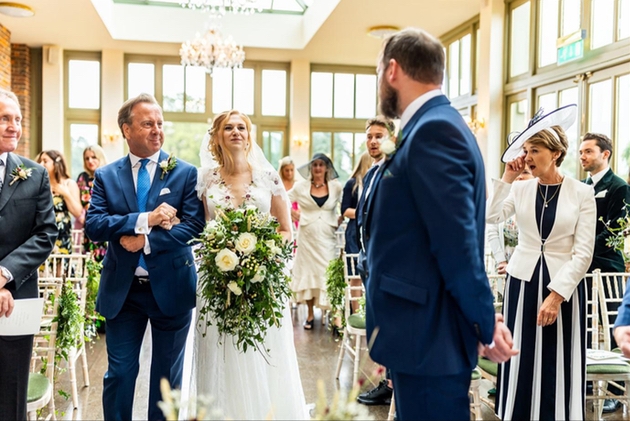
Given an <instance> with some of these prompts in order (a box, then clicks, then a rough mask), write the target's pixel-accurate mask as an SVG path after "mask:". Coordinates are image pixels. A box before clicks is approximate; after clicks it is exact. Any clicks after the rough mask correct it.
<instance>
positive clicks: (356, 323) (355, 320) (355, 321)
mask: <svg viewBox="0 0 630 421" xmlns="http://www.w3.org/2000/svg"><path fill="white" fill-rule="evenodd" d="M348 324H349V325H350V326H352V327H353V328H355V329H365V318H363V317H361V316H359V315H358V314H353V315H351V316H350V317H348Z"/></svg>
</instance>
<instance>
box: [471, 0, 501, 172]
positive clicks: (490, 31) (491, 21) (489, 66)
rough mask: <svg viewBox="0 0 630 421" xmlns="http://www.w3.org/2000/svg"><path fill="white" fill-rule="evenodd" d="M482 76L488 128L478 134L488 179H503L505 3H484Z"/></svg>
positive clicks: (481, 105)
mask: <svg viewBox="0 0 630 421" xmlns="http://www.w3.org/2000/svg"><path fill="white" fill-rule="evenodd" d="M480 3H481V10H480V17H479V37H480V49H479V50H480V51H479V57H478V60H479V66H478V68H479V75H478V76H477V83H478V90H477V92H478V103H477V120H481V119H484V120H485V123H486V125H485V128H481V129H479V130H478V132H477V140H478V141H479V146H480V148H481V152H482V154H483V156H484V160H485V164H486V176H487V178H488V180H489V179H490V178H493V177H494V178H496V177H500V171H501V153H502V152H503V151H502V146H501V145H502V144H503V142H502V140H503V139H502V134H503V114H504V112H503V108H504V107H503V104H504V102H505V98H504V95H503V86H504V80H505V76H504V72H503V68H504V67H503V61H504V56H503V51H504V28H505V22H504V20H505V4H504V2H503V0H480Z"/></svg>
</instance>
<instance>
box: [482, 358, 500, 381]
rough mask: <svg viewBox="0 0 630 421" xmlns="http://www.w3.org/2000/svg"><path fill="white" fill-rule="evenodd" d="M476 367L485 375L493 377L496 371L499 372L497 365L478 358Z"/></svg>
mask: <svg viewBox="0 0 630 421" xmlns="http://www.w3.org/2000/svg"><path fill="white" fill-rule="evenodd" d="M477 366H478V367H479V368H480V369H482V370H483V371H485V372H486V373H489V374H491V375H493V376H495V377H496V375H497V371H498V370H499V365H498V364H497V363H495V362H493V361H490V360H488V359H486V358H484V357H479V359H478V360H477Z"/></svg>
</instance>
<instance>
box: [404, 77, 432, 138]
mask: <svg viewBox="0 0 630 421" xmlns="http://www.w3.org/2000/svg"><path fill="white" fill-rule="evenodd" d="M442 94H443V92H442V90H441V89H434V90H432V91H429V92H425V93H424V94H422V95H420V96H419V97H418V98H416V99H414V100H413V101H411V104H409V105H407V108H405V111H403V113H402V116H400V130H402V129H404V128H405V126H406V125H407V123H409V120H411V117H413V115H414V114H415V113H416V111H418V110H419V109H420V107H422V106H423V105H424V104H426V103H427V102H428V101H429V100H430V99H432V98H435V97H436V96H440V95H442ZM397 140H398V141H400V140H402V139H397Z"/></svg>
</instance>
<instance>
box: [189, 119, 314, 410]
mask: <svg viewBox="0 0 630 421" xmlns="http://www.w3.org/2000/svg"><path fill="white" fill-rule="evenodd" d="M250 131H251V121H250V120H249V118H248V117H247V116H246V115H244V114H242V113H240V112H239V111H236V110H232V111H226V112H224V113H221V114H219V115H217V116H216V117H215V118H214V121H213V122H212V128H211V129H210V131H209V135H206V138H205V139H204V142H203V143H202V148H201V169H200V170H199V178H198V182H197V194H198V195H199V197H200V199H202V200H203V202H204V206H205V209H206V221H210V220H212V219H214V216H215V209H216V208H217V207H221V208H223V209H226V208H237V207H239V206H241V205H242V204H245V205H254V206H256V207H257V208H258V209H259V210H260V211H262V212H269V213H271V215H273V216H274V217H275V218H276V219H277V220H278V222H279V223H280V228H279V231H280V233H281V234H282V235H283V236H284V237H285V238H286V240H287V241H290V240H291V235H292V234H291V219H290V214H289V206H290V202H289V200H288V197H287V193H286V191H285V189H284V186H283V184H282V182H281V181H280V178H279V176H278V173H277V172H276V171H275V170H274V168H273V167H272V166H271V164H269V162H268V161H267V160H266V159H265V157H264V155H263V153H262V150H261V149H260V147H259V146H258V145H256V143H255V142H254V141H253V140H252V139H251V137H250ZM201 305H203V303H202V302H200V300H199V299H198V300H197V308H198V309H199V308H200V306H201ZM283 314H284V317H283V320H282V326H281V327H270V328H269V329H268V330H267V336H266V338H265V343H264V347H261V349H267V350H269V351H268V355H263V354H261V352H260V351H256V350H255V349H251V348H250V349H248V350H247V351H246V352H242V351H238V350H237V349H236V347H235V345H234V342H233V340H232V339H233V338H231V337H229V336H228V337H220V336H219V333H218V331H217V328H216V326H214V325H213V326H207V327H206V326H205V323H203V322H200V323H197V327H196V330H195V339H194V351H193V377H192V378H193V380H192V381H193V384H192V387H191V390H192V393H196V394H197V395H203V396H208V397H212V398H213V400H214V402H215V405H216V406H217V407H218V408H220V409H221V410H222V411H223V413H224V414H225V415H226V416H227V417H230V418H231V419H241V420H247V419H249V420H252V419H257V420H261V419H291V420H298V419H309V417H308V412H307V410H306V404H305V400H304V392H303V390H302V383H301V380H300V372H299V368H298V363H297V357H296V353H295V346H294V344H293V326H292V323H291V312H290V309H289V307H288V306H287V305H285V306H284V312H283ZM195 377H196V381H195Z"/></svg>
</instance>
